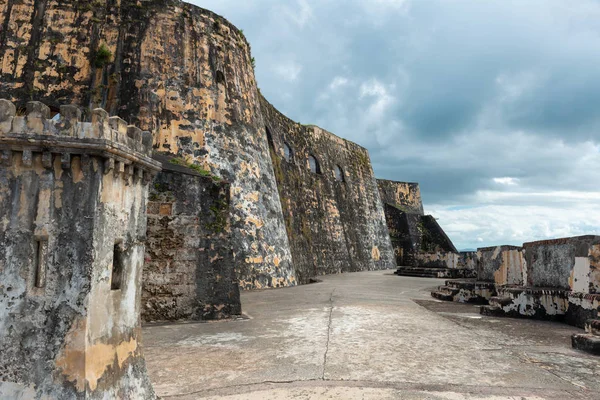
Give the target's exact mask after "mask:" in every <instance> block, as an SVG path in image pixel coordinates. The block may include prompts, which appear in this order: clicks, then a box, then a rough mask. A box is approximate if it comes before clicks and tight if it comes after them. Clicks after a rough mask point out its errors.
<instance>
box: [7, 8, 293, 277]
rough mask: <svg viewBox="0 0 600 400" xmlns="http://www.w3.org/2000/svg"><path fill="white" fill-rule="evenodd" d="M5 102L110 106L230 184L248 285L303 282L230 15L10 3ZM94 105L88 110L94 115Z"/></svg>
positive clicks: (239, 258)
mask: <svg viewBox="0 0 600 400" xmlns="http://www.w3.org/2000/svg"><path fill="white" fill-rule="evenodd" d="M0 7H1V9H0V15H1V17H0V18H1V21H0V25H1V26H2V31H1V33H0V57H2V59H1V63H0V65H1V66H2V69H1V71H0V98H2V97H3V98H9V99H12V100H14V101H15V102H16V103H17V106H18V107H21V106H23V101H24V100H25V99H35V100H40V101H43V102H45V103H46V104H48V105H49V106H50V107H51V108H52V109H53V110H54V111H55V112H58V111H59V110H58V105H59V104H68V103H71V104H74V105H78V106H80V107H82V108H83V109H84V110H91V109H93V108H94V107H103V108H105V109H106V110H107V111H108V112H109V113H110V114H111V115H118V116H120V117H121V118H123V119H124V120H126V121H128V122H131V123H134V124H136V125H137V126H139V127H140V128H142V129H143V130H147V131H150V132H152V134H153V144H154V147H155V149H156V150H157V151H160V152H168V153H171V154H173V155H177V156H179V157H182V158H184V159H186V160H187V161H189V162H192V163H195V164H197V165H199V166H201V167H202V168H204V169H206V170H210V171H211V172H212V173H213V174H215V175H217V176H219V177H221V178H223V179H225V180H227V181H229V182H231V202H232V216H231V229H232V233H231V241H232V246H233V250H234V256H235V262H236V269H237V273H238V277H239V280H240V285H241V287H243V288H266V287H275V286H288V285H294V284H295V283H296V277H295V274H294V271H293V268H292V259H291V252H290V247H289V243H288V238H287V234H286V229H285V223H284V220H283V215H282V211H281V202H280V199H279V196H278V192H277V185H276V181H275V176H274V173H273V166H272V164H271V159H270V156H269V149H268V144H267V137H266V132H265V129H264V123H263V118H262V114H261V112H260V101H259V95H258V90H257V86H256V81H255V78H254V71H253V67H252V57H251V55H250V47H249V45H248V43H247V41H246V40H245V38H244V36H243V34H242V33H241V31H239V30H238V29H236V28H235V27H233V26H232V25H231V24H230V23H228V22H227V21H226V20H225V19H223V18H222V17H219V16H218V15H216V14H214V13H212V12H210V11H207V10H203V9H201V8H199V7H195V6H193V5H190V4H186V3H183V2H181V1H175V0H148V1H135V0H122V1H117V2H113V1H95V2H81V1H58V0H44V1H34V0H24V1H18V2H17V1H13V0H9V1H7V2H3V3H2V5H0ZM88 112H89V111H88Z"/></svg>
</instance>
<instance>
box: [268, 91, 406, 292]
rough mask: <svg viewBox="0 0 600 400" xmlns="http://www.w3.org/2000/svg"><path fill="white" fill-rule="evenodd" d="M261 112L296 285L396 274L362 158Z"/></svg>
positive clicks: (335, 141)
mask: <svg viewBox="0 0 600 400" xmlns="http://www.w3.org/2000/svg"><path fill="white" fill-rule="evenodd" d="M261 108H262V111H263V114H264V117H265V124H266V128H267V130H268V133H267V135H268V138H269V144H270V149H271V159H272V161H273V166H274V169H275V175H276V178H277V184H278V187H279V196H280V198H281V201H282V207H283V213H284V218H285V222H286V228H287V231H288V237H289V240H290V246H291V248H292V256H293V259H294V266H295V270H296V276H297V278H298V281H299V282H300V283H307V282H309V281H310V279H311V278H312V277H314V276H317V275H325V274H334V273H340V272H353V271H367V270H377V269H385V268H392V267H395V265H396V264H395V260H394V253H393V250H392V245H391V241H390V236H389V233H388V229H387V226H386V222H385V215H384V212H383V204H382V202H381V199H380V197H379V192H378V190H377V182H376V180H375V177H374V175H373V169H372V167H371V161H370V159H369V154H368V152H367V150H366V149H365V148H363V147H361V146H359V145H357V144H355V143H352V142H350V141H347V140H344V139H341V138H339V137H337V136H335V135H334V134H332V133H329V132H327V131H325V130H323V129H320V128H318V127H316V126H306V125H300V124H297V123H295V122H293V121H291V120H290V119H289V118H287V117H286V116H284V115H283V114H281V113H280V112H278V111H277V110H276V109H275V108H274V107H273V106H272V105H271V104H269V103H268V102H267V101H266V100H265V99H264V98H261ZM311 157H312V158H311Z"/></svg>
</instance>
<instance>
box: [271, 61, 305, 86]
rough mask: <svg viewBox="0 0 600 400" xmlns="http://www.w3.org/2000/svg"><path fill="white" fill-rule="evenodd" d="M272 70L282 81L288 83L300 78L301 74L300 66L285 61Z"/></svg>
mask: <svg viewBox="0 0 600 400" xmlns="http://www.w3.org/2000/svg"><path fill="white" fill-rule="evenodd" d="M273 70H274V71H275V73H276V74H277V75H279V76H280V77H281V78H282V79H284V80H286V81H288V82H294V81H296V79H298V76H300V73H301V72H302V66H301V65H299V64H297V63H295V62H293V61H287V62H284V63H282V64H279V65H275V66H274V67H273Z"/></svg>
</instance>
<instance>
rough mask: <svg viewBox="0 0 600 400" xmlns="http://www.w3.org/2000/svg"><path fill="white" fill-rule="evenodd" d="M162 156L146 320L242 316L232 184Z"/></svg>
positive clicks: (152, 218)
mask: <svg viewBox="0 0 600 400" xmlns="http://www.w3.org/2000/svg"><path fill="white" fill-rule="evenodd" d="M155 158H158V159H160V161H161V162H162V165H163V170H162V172H160V173H159V174H158V175H157V176H156V178H155V179H154V182H153V183H152V185H151V186H150V195H149V202H148V241H147V245H146V265H145V266H144V275H143V291H142V318H143V319H144V320H145V321H159V320H179V319H183V320H202V319H221V318H227V317H230V316H233V315H239V314H241V305H240V291H239V286H238V282H237V277H236V274H235V265H234V260H233V249H232V247H231V227H230V215H231V211H230V198H229V192H230V185H229V183H225V182H223V181H215V179H214V178H213V177H210V176H201V175H200V174H199V173H198V172H197V171H196V170H193V169H191V168H188V167H186V166H182V165H178V164H176V163H174V162H178V161H179V160H178V159H173V158H170V157H160V156H159V157H155Z"/></svg>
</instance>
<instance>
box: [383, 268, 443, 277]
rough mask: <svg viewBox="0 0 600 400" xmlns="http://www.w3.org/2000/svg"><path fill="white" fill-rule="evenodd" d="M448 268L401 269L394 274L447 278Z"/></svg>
mask: <svg viewBox="0 0 600 400" xmlns="http://www.w3.org/2000/svg"><path fill="white" fill-rule="evenodd" d="M447 270H448V268H426V267H399V268H398V270H397V271H396V272H394V274H396V275H398V276H414V277H420V278H446V277H447V276H445V274H447V273H448V272H447Z"/></svg>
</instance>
